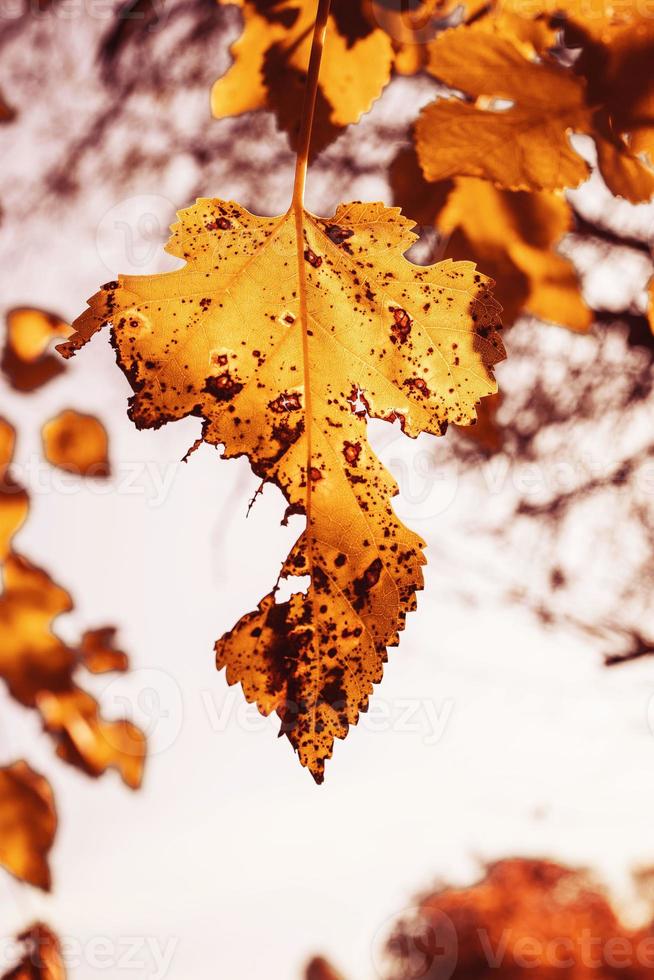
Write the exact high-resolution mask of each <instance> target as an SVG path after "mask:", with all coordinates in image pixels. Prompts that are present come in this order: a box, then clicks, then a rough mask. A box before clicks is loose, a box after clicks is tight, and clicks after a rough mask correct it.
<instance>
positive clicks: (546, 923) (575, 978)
mask: <svg viewBox="0 0 654 980" xmlns="http://www.w3.org/2000/svg"><path fill="white" fill-rule="evenodd" d="M383 958H384V960H385V968H384V971H383V973H381V974H379V975H380V976H383V978H384V980H442V978H443V977H448V978H450V977H451V978H452V980H490V978H491V977H497V978H498V980H523V978H524V977H526V976H533V977H537V978H538V980H557V978H558V977H561V976H565V977H566V978H567V980H591V978H595V980H611V978H615V977H618V976H621V977H623V978H624V980H646V978H647V977H649V976H651V970H652V967H653V965H654V930H652V928H651V927H646V928H638V929H635V928H631V927H630V926H628V925H626V924H625V923H624V922H623V921H621V919H620V917H619V915H618V913H617V911H616V910H615V909H614V908H613V906H612V904H611V900H610V897H609V896H608V894H607V893H606V891H605V890H604V889H603V888H602V887H601V886H600V885H599V884H598V883H597V882H596V881H595V880H594V879H593V878H592V876H591V875H590V874H588V873H587V872H585V871H583V870H579V869H572V868H568V867H564V866H562V865H560V864H555V863H553V862H551V861H538V860H528V859H523V858H515V859H511V860H505V861H500V862H498V863H497V864H493V865H491V866H489V867H488V868H487V870H486V873H485V875H484V877H483V878H482V879H481V880H480V881H479V882H477V883H476V884H474V885H472V886H470V887H466V888H455V887H442V888H439V889H438V890H437V891H435V892H433V893H430V894H426V895H424V896H422V897H421V898H420V899H418V900H417V902H416V903H415V908H414V909H412V910H411V912H409V913H408V914H406V915H405V916H401V917H399V920H398V922H397V923H396V925H395V928H394V929H393V931H392V933H391V935H390V937H389V939H388V941H387V945H386V949H385V952H384V956H383ZM314 962H319V963H320V970H322V972H320V970H319V971H318V972H317V973H316V974H315V977H316V980H318V978H323V977H324V978H326V980H331V978H332V977H334V978H337V977H338V976H339V975H338V974H337V973H336V972H334V971H333V968H332V967H330V965H329V964H328V963H326V962H325V961H324V960H320V961H318V960H316V961H314ZM306 977H307V980H314V975H313V974H310V973H309V972H307V975H306Z"/></svg>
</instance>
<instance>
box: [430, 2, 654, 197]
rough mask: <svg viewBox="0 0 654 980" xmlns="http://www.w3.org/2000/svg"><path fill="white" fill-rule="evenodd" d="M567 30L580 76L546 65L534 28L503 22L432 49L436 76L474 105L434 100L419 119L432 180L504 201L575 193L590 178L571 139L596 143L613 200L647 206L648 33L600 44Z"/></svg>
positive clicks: (652, 134) (652, 95)
mask: <svg viewBox="0 0 654 980" xmlns="http://www.w3.org/2000/svg"><path fill="white" fill-rule="evenodd" d="M537 9H538V4H537V5H536V10H537ZM535 12H536V11H535ZM574 15H576V7H575V8H574V12H573V16H574ZM498 18H501V20H498ZM567 27H568V31H567V34H566V37H567V38H568V43H569V46H570V47H574V48H581V49H582V51H581V55H580V57H579V58H578V59H577V60H576V61H575V63H574V66H573V67H565V66H564V65H563V64H562V63H561V62H560V61H558V60H556V58H555V57H553V56H551V55H550V54H549V52H548V50H547V48H546V47H545V46H543V45H544V42H545V41H546V39H547V35H546V34H545V35H544V36H543V37H540V36H539V35H538V34H537V33H535V29H534V21H533V20H530V19H529V18H522V17H520V16H518V15H516V14H514V13H507V12H504V11H502V12H501V13H498V14H496V13H491V14H490V15H489V17H488V18H487V19H485V20H481V21H479V22H476V23H474V24H472V25H470V26H468V25H465V26H462V27H459V28H457V29H455V30H449V31H446V32H444V33H443V34H441V35H440V36H439V37H438V38H436V40H434V41H433V42H432V43H431V44H430V46H429V63H428V68H429V71H430V72H431V73H432V74H433V75H435V76H436V77H437V78H439V79H440V80H441V81H443V82H444V83H445V84H446V85H448V86H450V87H451V88H453V89H456V90H460V91H461V92H464V93H465V94H466V96H467V97H468V99H469V100H471V101H463V100H462V99H459V98H451V99H439V100H437V101H436V102H434V103H432V104H431V105H429V106H427V107H426V108H425V109H424V110H423V112H422V113H421V115H420V117H419V119H418V122H417V124H416V129H415V139H416V148H417V151H418V156H419V158H420V163H421V166H422V169H423V172H424V174H425V176H426V177H427V179H428V180H434V181H436V180H441V179H444V178H448V177H456V176H469V177H481V178H484V179H485V180H489V181H492V182H494V183H495V184H497V185H498V186H499V187H502V188H503V189H506V190H532V191H542V190H557V189H559V190H560V189H562V188H564V187H576V186H577V185H578V184H579V183H580V182H581V181H582V180H584V178H585V177H586V176H587V174H588V167H587V165H586V163H585V162H584V161H583V160H582V158H581V157H580V156H579V155H578V154H577V153H576V151H575V150H574V149H573V147H572V145H571V143H570V135H571V134H572V133H575V132H576V133H582V134H587V135H589V136H592V138H593V140H594V141H595V145H596V147H597V154H598V165H599V169H600V171H601V173H602V176H603V177H604V179H605V181H606V183H607V185H608V187H609V188H610V190H611V191H612V192H613V193H614V194H617V195H620V196H622V197H625V198H627V199H629V200H631V201H634V202H637V201H643V200H648V199H649V198H650V197H651V196H652V194H653V193H654V170H653V169H652V163H653V158H652V149H653V147H654V126H653V124H652V108H653V106H654V82H653V81H652V76H651V71H649V67H648V66H650V65H651V59H652V56H653V55H654V29H652V26H651V23H650V22H649V21H644V20H643V21H642V23H641V24H640V25H634V24H633V23H631V24H629V25H628V26H626V27H622V28H620V29H617V28H615V27H614V28H612V29H611V30H607V29H605V30H604V31H603V32H602V33H601V35H600V36H601V38H602V40H597V38H594V37H593V36H592V34H591V33H588V34H587V33H585V31H584V30H583V29H582V28H581V27H580V26H579V23H574V22H572V21H571V22H570V23H569V24H568V25H567ZM539 29H540V28H539ZM536 55H538V58H536V57H535V56H536ZM648 155H649V156H648Z"/></svg>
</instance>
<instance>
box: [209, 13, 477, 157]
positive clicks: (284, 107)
mask: <svg viewBox="0 0 654 980" xmlns="http://www.w3.org/2000/svg"><path fill="white" fill-rule="evenodd" d="M218 3H220V4H222V5H227V6H230V5H236V6H238V7H240V8H241V9H242V11H243V33H242V34H241V36H240V37H239V39H238V41H237V42H236V43H235V44H234V46H233V47H232V52H231V53H232V56H233V59H234V64H233V65H232V67H231V68H230V69H229V71H228V72H227V73H226V74H225V75H224V76H223V77H222V78H219V79H218V81H217V82H216V83H215V85H214V86H213V91H212V96H211V105H212V110H213V113H214V115H215V116H216V117H218V118H219V119H220V118H224V117H225V116H234V115H239V114H240V113H243V112H249V111H252V110H254V109H263V108H266V109H269V110H270V111H272V112H273V113H274V114H275V117H276V119H277V123H278V125H279V126H280V128H282V129H284V130H286V131H287V132H288V134H289V136H290V139H291V143H292V144H293V145H295V139H296V135H297V131H298V127H299V122H300V115H301V111H302V98H303V94H304V82H305V78H306V67H307V64H308V60H309V50H310V47H311V33H312V28H313V20H314V18H315V14H316V4H315V3H314V2H313V0H218ZM483 6H484V4H483V2H481V0H469V2H468V3H465V4H464V3H458V0H418V2H411V3H409V4H406V3H403V4H402V5H401V6H400V5H399V4H396V3H387V2H384V0H332V9H331V17H330V20H329V26H328V30H327V38H326V43H325V56H324V59H323V66H322V70H321V75H320V86H319V94H318V107H317V108H318V111H317V116H316V121H315V126H314V137H313V144H312V145H313V149H314V151H319V150H321V149H324V147H325V146H326V145H327V144H328V143H330V142H331V141H332V140H334V139H335V138H336V137H337V136H338V135H339V133H341V132H342V130H343V128H344V127H345V126H348V125H350V124H351V123H356V122H358V120H359V119H360V118H361V116H362V115H363V114H364V113H365V112H367V111H368V110H369V109H370V108H371V106H372V105H373V103H374V102H375V101H376V100H377V99H378V98H379V97H380V95H381V94H382V92H383V90H384V88H385V86H386V85H387V84H388V82H389V81H390V79H391V75H392V72H393V71H394V70H395V71H396V72H397V73H398V74H405V75H406V74H414V73H415V72H417V71H419V70H421V68H422V67H423V63H424V58H425V54H426V47H425V43H424V37H425V35H427V36H431V35H432V34H433V32H434V31H435V30H436V29H437V27H438V26H439V25H445V24H447V23H448V19H449V18H450V17H451V16H452V15H453V14H454V13H455V11H465V15H466V16H468V17H470V16H472V15H474V14H475V13H476V12H477V11H478V10H480V9H482V8H483Z"/></svg>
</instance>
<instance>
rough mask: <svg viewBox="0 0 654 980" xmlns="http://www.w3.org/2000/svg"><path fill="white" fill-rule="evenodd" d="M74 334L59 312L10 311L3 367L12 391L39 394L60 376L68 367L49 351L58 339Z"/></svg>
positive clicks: (27, 309) (24, 309) (25, 309)
mask: <svg viewBox="0 0 654 980" xmlns="http://www.w3.org/2000/svg"><path fill="white" fill-rule="evenodd" d="M70 333H71V327H70V326H69V324H67V323H66V322H65V321H64V320H62V319H61V317H59V316H57V314H56V313H48V312H46V311H45V310H37V309H33V308H31V307H19V308H17V309H14V310H10V311H9V313H8V314H7V334H6V340H5V347H4V350H3V354H2V364H1V368H2V372H3V374H4V375H5V377H6V379H7V381H8V382H9V384H10V385H11V386H12V388H15V389H16V391H24V392H27V391H35V390H36V389H37V388H40V387H42V385H44V384H47V382H48V381H52V379H53V378H56V377H57V376H58V375H60V374H61V373H62V371H64V370H65V368H64V365H63V364H62V363H61V360H60V359H59V358H58V357H55V356H53V355H52V354H49V353H48V348H49V346H50V344H51V342H52V341H53V340H54V339H56V338H61V337H68V336H70Z"/></svg>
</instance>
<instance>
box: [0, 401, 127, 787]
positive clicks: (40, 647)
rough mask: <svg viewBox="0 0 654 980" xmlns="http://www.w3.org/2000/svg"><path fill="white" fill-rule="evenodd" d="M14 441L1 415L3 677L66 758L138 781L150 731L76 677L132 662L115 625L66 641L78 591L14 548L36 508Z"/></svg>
mask: <svg viewBox="0 0 654 980" xmlns="http://www.w3.org/2000/svg"><path fill="white" fill-rule="evenodd" d="M14 442H15V435H14V431H13V428H12V426H11V425H9V423H8V422H6V421H4V420H0V446H1V448H2V452H3V457H2V459H1V460H0V462H1V463H2V466H1V467H0V469H1V472H2V483H1V484H0V542H1V543H2V546H3V550H2V555H1V558H2V566H1V573H2V586H3V588H2V592H1V593H0V677H2V678H3V680H4V681H5V683H6V685H7V688H8V690H9V693H10V694H11V696H12V697H13V698H14V699H15V700H16V701H18V702H19V703H20V704H22V705H24V706H25V707H27V708H31V709H34V710H36V711H38V713H39V714H40V716H41V719H42V721H43V725H44V727H45V729H46V731H47V732H48V733H49V734H50V735H51V736H52V738H53V740H54V742H55V745H56V748H57V754H58V755H59V756H60V757H61V758H63V759H65V760H66V761H67V762H69V763H71V764H72V765H75V766H77V767H79V768H81V769H83V770H84V771H85V772H87V773H88V774H89V775H92V776H99V775H100V774H101V773H103V772H104V771H105V770H106V769H107V768H109V767H112V768H116V769H118V771H119V772H120V774H121V776H122V778H123V780H124V782H125V783H126V784H127V785H128V786H131V787H132V788H133V789H136V788H137V787H138V786H139V785H140V782H141V777H142V772H143V764H144V759H145V737H144V736H143V733H142V732H141V731H140V730H139V729H138V728H137V727H136V726H135V725H133V724H132V723H131V722H128V721H106V720H105V719H103V718H102V715H101V714H100V709H99V705H98V703H97V701H96V700H95V698H93V697H92V696H91V695H90V694H88V693H87V692H86V691H84V690H83V689H82V688H81V687H80V686H79V685H78V684H77V682H76V680H75V677H76V674H77V671H78V669H79V668H80V667H84V666H87V667H89V669H90V670H94V671H95V672H97V670H98V667H99V666H100V667H101V668H102V669H105V670H106V669H112V670H125V669H126V667H127V662H126V658H125V657H124V655H119V654H118V651H112V650H111V648H110V645H109V646H108V643H109V644H110V641H111V639H112V631H111V630H108V631H107V630H104V631H102V632H99V631H95V632H89V633H86V634H85V635H84V637H83V638H82V640H81V641H80V645H79V646H78V647H75V646H70V645H68V644H66V643H64V642H63V640H61V639H60V638H59V636H58V635H57V634H56V632H55V631H54V623H55V620H56V619H57V617H58V616H60V615H61V614H62V613H66V612H70V611H71V610H72V608H73V604H72V600H71V597H70V596H69V594H68V593H67V592H66V591H65V590H64V589H63V588H61V586H59V585H57V584H56V582H54V581H53V580H52V579H51V578H50V576H49V575H48V574H47V572H45V571H43V570H42V569H40V568H37V567H36V566H35V565H33V564H32V563H31V562H30V561H29V560H28V559H27V558H25V557H23V556H22V555H20V554H18V553H17V552H16V551H14V550H13V538H14V536H15V534H16V533H17V532H18V531H19V529H20V527H21V526H22V524H23V522H24V521H25V519H26V517H27V514H28V510H29V499H28V496H27V494H26V492H25V490H24V489H23V488H22V487H20V486H19V485H18V484H17V483H16V481H15V480H14V479H13V477H12V474H11V462H12V458H13V453H14Z"/></svg>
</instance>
